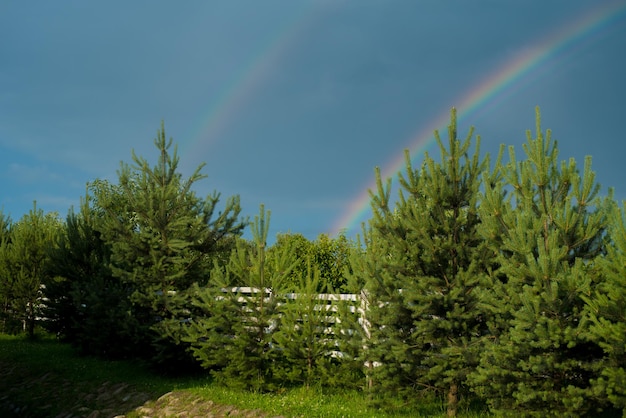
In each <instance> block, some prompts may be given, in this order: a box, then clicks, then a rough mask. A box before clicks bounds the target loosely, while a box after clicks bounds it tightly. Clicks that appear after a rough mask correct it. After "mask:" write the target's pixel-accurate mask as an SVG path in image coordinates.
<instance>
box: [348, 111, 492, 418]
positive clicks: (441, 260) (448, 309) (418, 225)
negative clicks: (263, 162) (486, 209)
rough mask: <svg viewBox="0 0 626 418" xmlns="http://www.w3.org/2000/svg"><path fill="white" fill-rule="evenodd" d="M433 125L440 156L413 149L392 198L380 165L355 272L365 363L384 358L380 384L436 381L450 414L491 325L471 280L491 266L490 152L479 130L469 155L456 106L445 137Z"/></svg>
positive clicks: (431, 386) (404, 387)
mask: <svg viewBox="0 0 626 418" xmlns="http://www.w3.org/2000/svg"><path fill="white" fill-rule="evenodd" d="M435 135H436V140H437V143H438V145H439V148H440V151H441V162H439V163H438V162H436V161H435V160H433V159H432V158H431V157H430V156H429V155H428V154H426V155H425V158H424V162H423V164H422V166H421V168H420V169H418V170H415V169H413V167H412V165H411V158H410V154H409V152H408V151H406V152H405V155H406V173H405V174H400V181H399V182H400V186H401V190H400V194H399V197H398V199H397V201H396V202H395V206H394V207H393V208H392V206H391V204H392V202H391V201H390V184H391V183H390V181H388V182H387V185H386V186H384V185H383V183H382V179H381V177H380V171H377V174H376V175H377V185H378V190H377V194H374V193H372V209H373V212H374V218H373V219H372V220H371V221H370V224H369V225H370V231H369V232H368V234H367V235H368V236H367V237H366V243H367V249H366V255H365V257H366V260H367V261H366V263H365V264H362V265H361V266H360V271H356V270H355V275H357V276H359V275H361V276H366V280H367V282H366V285H365V286H366V290H367V294H368V296H369V311H368V313H367V319H368V320H369V322H370V324H371V327H370V330H371V339H370V341H369V344H368V350H367V352H366V355H368V357H369V358H368V364H374V362H378V363H380V364H381V365H380V366H379V367H374V368H372V369H371V373H372V378H373V388H374V389H377V390H378V391H379V392H382V393H383V394H395V393H403V392H404V395H406V396H413V395H414V393H415V392H416V391H422V390H434V391H435V392H436V393H437V394H439V395H442V396H445V397H446V398H447V410H448V415H450V416H453V415H455V414H456V410H457V406H458V401H459V398H460V396H461V395H462V394H464V393H465V392H466V389H467V388H466V375H467V373H468V372H469V371H470V370H471V369H472V368H473V367H474V366H475V364H477V358H478V353H479V345H478V344H477V342H478V341H479V339H478V337H480V336H481V335H482V333H483V332H484V329H485V323H484V320H483V316H482V314H481V311H480V309H479V307H478V300H477V293H476V292H474V289H475V288H476V287H477V286H478V284H479V278H480V277H481V275H482V274H484V271H485V269H486V262H485V260H486V252H485V245H484V240H482V239H481V237H480V236H479V235H478V232H477V227H478V225H479V224H480V220H479V218H478V210H477V206H478V192H479V187H480V184H481V174H482V172H483V171H484V169H485V167H486V166H487V164H488V160H487V159H481V157H480V156H479V142H480V138H478V139H477V140H476V148H475V150H474V153H473V154H472V155H471V156H470V155H469V152H470V146H471V144H472V136H473V130H470V132H469V134H468V135H467V137H466V138H465V139H464V140H463V141H461V140H459V139H458V138H457V124H456V112H455V110H454V109H453V110H452V112H451V121H450V126H449V127H448V142H447V144H444V143H443V141H442V140H441V139H440V137H439V135H438V133H435ZM354 267H355V268H358V266H354Z"/></svg>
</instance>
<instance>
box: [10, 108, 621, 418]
mask: <svg viewBox="0 0 626 418" xmlns="http://www.w3.org/2000/svg"><path fill="white" fill-rule="evenodd" d="M536 120H537V124H536V130H535V132H534V134H533V133H532V132H531V131H528V132H527V139H526V142H525V143H524V144H523V151H524V154H525V158H523V159H520V160H518V159H517V155H516V152H515V151H516V150H515V148H514V147H513V146H508V147H507V146H504V145H503V146H502V147H501V149H500V152H499V153H498V155H497V156H496V157H495V158H494V159H493V160H492V159H491V156H490V155H488V154H486V155H483V154H481V152H480V137H479V136H475V135H474V132H473V129H470V131H469V133H468V134H467V136H466V137H465V138H464V139H459V138H458V137H457V124H456V113H455V111H454V110H452V112H451V120H450V125H449V127H448V138H447V141H444V140H443V139H442V138H440V136H439V133H437V132H436V133H435V134H436V140H437V143H438V145H439V150H440V153H441V157H440V159H439V160H435V159H434V158H433V157H431V156H430V155H429V154H428V153H426V154H425V155H424V159H423V162H422V163H421V165H420V167H418V168H414V167H413V166H412V161H411V158H410V153H409V152H408V151H406V159H405V160H406V162H405V168H404V170H403V171H402V172H401V173H399V175H398V180H399V182H398V183H399V191H398V192H397V195H395V196H392V190H391V184H392V183H391V179H383V178H381V175H380V171H379V170H378V169H377V170H376V181H377V182H376V185H377V186H376V189H375V190H372V191H370V195H371V206H372V211H373V217H372V219H370V220H369V221H368V222H367V223H366V224H364V225H363V232H362V234H361V235H360V236H359V237H358V238H357V240H355V241H352V240H349V239H347V238H346V237H345V236H341V235H340V236H339V237H336V238H330V237H328V236H326V235H321V236H320V237H318V238H317V239H316V240H314V241H310V240H307V239H306V238H304V237H303V236H302V235H300V234H286V235H279V236H278V237H277V239H276V242H275V244H273V245H272V246H269V247H268V246H267V245H266V242H267V234H268V228H269V222H270V215H271V214H270V212H269V211H268V210H266V209H265V208H264V207H263V206H261V207H260V210H259V214H258V215H257V216H256V217H254V219H253V220H252V222H250V220H249V219H245V218H243V217H242V216H241V207H240V202H239V198H238V197H237V196H234V197H230V198H228V199H226V201H225V202H224V203H223V204H222V203H221V196H220V194H219V193H217V192H215V193H213V194H211V195H209V196H206V197H200V196H198V195H196V193H195V191H194V185H195V184H196V183H197V182H198V181H200V180H202V179H203V178H204V177H205V176H204V175H203V174H202V168H203V165H201V166H199V167H198V168H197V170H196V171H194V172H193V174H192V175H191V176H189V177H188V178H183V176H182V175H181V174H180V173H179V171H178V162H179V158H178V155H177V153H176V147H172V140H171V139H169V140H167V139H166V136H165V131H164V128H163V126H161V129H160V130H159V131H158V134H157V138H156V139H155V146H156V147H157V149H158V150H159V158H158V160H157V161H156V163H155V164H154V165H151V164H150V163H149V162H148V161H146V160H145V159H144V158H142V157H140V156H137V155H135V154H134V153H133V154H132V163H131V164H127V163H122V164H121V166H120V169H119V171H118V181H117V183H115V184H114V183H111V182H108V181H104V180H96V181H94V182H91V183H90V184H89V185H88V188H87V192H86V195H85V196H84V198H83V199H82V203H81V205H80V208H78V209H77V210H74V209H71V210H70V211H69V213H68V215H67V217H66V218H65V220H61V219H60V218H59V217H58V216H57V215H56V214H44V213H43V211H42V210H41V209H38V208H37V206H36V204H35V205H34V206H33V209H32V210H31V211H30V212H29V213H28V214H26V215H24V216H23V217H22V218H21V219H20V220H18V221H17V222H13V221H12V220H11V219H10V218H9V217H7V216H4V215H1V214H0V215H1V216H0V301H1V302H2V311H1V317H0V327H1V328H2V329H1V330H2V331H3V332H13V333H15V332H26V333H28V334H30V335H33V334H34V332H35V328H36V326H42V327H44V328H46V329H47V330H48V331H50V332H54V333H56V334H57V335H58V336H59V338H61V339H63V340H65V341H68V342H70V343H71V344H73V345H74V346H75V347H77V349H79V350H80V351H81V352H82V353H84V354H91V355H99V356H103V357H105V358H111V359H116V358H140V359H144V360H146V361H149V362H150V363H151V364H152V365H154V367H156V368H158V369H159V370H162V371H164V372H178V373H180V372H182V371H188V372H192V371H193V372H197V371H199V370H204V371H206V372H208V373H211V374H212V375H213V376H214V377H215V378H216V379H218V380H220V381H223V382H224V383H225V384H228V385H235V386H240V387H245V388H249V389H253V390H263V391H266V390H270V391H271V390H278V389H279V388H281V387H284V386H286V385H306V386H307V387H308V386H310V385H322V386H332V387H341V388H357V389H360V390H363V391H366V392H367V393H369V395H370V396H369V397H370V399H371V402H372V403H373V404H375V405H380V406H381V407H389V405H390V404H389V402H388V399H390V397H393V398H398V397H399V398H401V399H403V400H405V401H406V402H416V401H419V399H423V396H435V397H441V398H443V399H444V401H445V403H446V405H447V410H448V415H450V416H453V415H455V414H456V412H457V410H458V408H459V407H460V406H463V405H467V404H468V403H469V402H472V401H476V400H478V401H480V402H484V403H485V404H486V405H488V407H489V409H490V410H491V411H492V412H494V413H496V414H501V415H526V416H584V415H590V416H597V415H598V414H600V413H604V414H607V416H611V415H612V414H621V412H620V411H623V410H624V408H625V407H626V372H625V368H624V366H625V363H626V356H625V354H624V349H625V347H626V341H625V340H626V320H625V319H626V318H625V316H626V311H625V310H624V306H626V275H625V273H626V224H625V222H624V208H623V207H621V206H620V205H619V204H617V203H616V202H615V200H614V198H613V195H612V191H611V190H610V189H609V190H608V191H607V192H606V193H604V194H603V193H601V189H600V185H599V184H598V183H597V182H596V180H595V174H594V172H593V171H592V169H591V157H587V158H586V159H585V160H584V163H583V166H582V167H579V166H578V164H577V162H576V161H575V160H574V159H569V160H559V155H558V146H557V142H556V141H555V140H553V139H552V137H551V132H550V130H547V131H545V132H544V131H542V129H541V123H540V114H539V111H538V110H537V117H536ZM220 205H221V207H220ZM245 228H250V231H251V233H252V239H251V240H246V239H244V238H242V233H243V231H244V229H245ZM241 286H246V287H249V288H254V289H258V290H259V293H258V294H243V293H242V292H240V291H238V290H237V288H238V287H241ZM266 289H267V290H268V292H267V293H266V291H265V290H266ZM340 292H343V293H358V294H360V295H363V297H364V298H365V303H366V304H367V312H366V320H367V324H368V326H367V327H366V328H364V327H363V326H362V324H361V323H359V322H358V316H357V315H355V314H354V312H351V311H350V306H348V304H341V303H340V304H338V309H339V312H337V318H339V320H338V321H334V322H332V323H329V322H328V315H327V313H326V312H325V311H323V310H320V309H319V300H318V298H317V295H318V294H319V293H340ZM288 293H296V294H297V295H298V297H297V298H292V299H289V300H287V301H285V299H284V298H281V295H285V294H288Z"/></svg>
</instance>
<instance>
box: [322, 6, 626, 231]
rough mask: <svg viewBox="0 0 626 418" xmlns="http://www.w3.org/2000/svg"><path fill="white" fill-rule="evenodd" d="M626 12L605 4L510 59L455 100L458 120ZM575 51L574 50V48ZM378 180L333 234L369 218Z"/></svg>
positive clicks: (429, 139)
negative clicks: (370, 193)
mask: <svg viewBox="0 0 626 418" xmlns="http://www.w3.org/2000/svg"><path fill="white" fill-rule="evenodd" d="M625 15H626V2H624V1H623V0H622V1H617V2H612V3H609V4H604V5H603V6H602V7H599V8H597V9H594V10H592V11H591V12H589V13H587V14H585V15H584V16H582V17H580V18H578V19H577V20H575V21H573V22H572V23H570V24H567V25H565V26H563V27H562V28H561V29H560V30H558V31H557V32H554V33H552V34H551V35H550V36H549V37H548V38H546V39H544V40H542V41H541V42H539V43H538V44H537V45H535V46H534V47H533V48H532V49H530V50H528V51H526V52H525V53H523V54H521V55H519V56H517V57H515V58H514V59H512V60H510V61H509V62H507V63H506V64H504V65H503V66H502V67H500V68H498V69H497V70H496V71H494V72H493V73H491V74H490V75H489V76H487V77H485V78H484V79H483V80H482V81H481V82H480V83H479V84H477V85H475V86H473V87H472V88H471V89H469V90H468V91H467V92H466V93H465V94H463V95H462V96H460V97H459V98H458V99H457V100H456V101H455V106H456V108H457V120H461V119H466V118H467V117H468V116H470V115H471V114H474V113H475V112H476V111H477V110H479V109H482V108H484V107H486V106H488V105H489V104H491V103H493V102H494V101H495V100H496V99H498V98H500V97H502V96H503V95H505V94H507V93H508V94H511V93H514V92H515V91H516V90H517V89H518V88H519V85H520V84H522V81H523V80H524V77H525V76H529V75H531V74H532V73H533V72H534V71H535V70H538V69H540V68H541V66H542V64H545V63H547V62H549V61H551V60H553V59H556V58H558V57H561V56H563V55H564V54H565V53H566V52H569V51H572V50H573V49H574V47H575V46H577V45H580V44H581V43H582V41H583V40H585V39H587V38H588V37H590V36H592V35H594V34H596V33H598V32H600V31H602V30H604V29H607V28H609V27H610V26H611V25H612V24H614V23H615V22H617V21H619V20H620V19H622V18H623V17H624V16H625ZM572 52H573V51H572ZM449 120H450V109H446V110H445V111H444V112H442V114H441V115H440V116H439V117H437V118H436V119H435V120H433V121H432V122H431V123H430V124H429V125H428V126H426V127H425V128H424V129H423V130H420V131H419V132H418V133H417V134H416V135H414V136H412V140H411V141H410V144H409V145H408V146H407V147H405V148H408V149H409V150H410V152H411V159H413V160H414V159H415V158H416V157H420V156H422V155H423V152H424V151H425V150H426V149H427V148H428V147H429V146H431V145H432V144H434V143H435V137H434V131H435V130H439V131H443V130H445V129H447V124H448V122H449ZM399 154H400V155H399V156H398V157H397V158H396V159H395V160H393V161H392V162H390V163H389V164H388V165H387V166H386V168H381V176H382V177H383V179H385V178H390V177H394V176H396V175H397V173H398V172H399V171H401V170H402V168H404V163H405V161H404V153H403V152H401V153H399ZM375 189H376V184H375V181H374V180H371V181H370V182H369V185H368V186H367V187H364V190H363V191H362V192H361V194H359V195H358V196H357V197H356V198H355V199H354V200H353V201H352V202H351V203H350V204H349V206H348V208H347V209H346V211H345V212H344V213H343V215H342V216H341V217H340V218H339V219H338V220H337V221H336V222H335V224H334V226H333V228H332V231H331V235H337V234H339V233H341V232H342V231H343V232H346V233H348V232H350V231H354V230H355V229H356V228H359V226H360V224H361V223H362V222H364V221H365V220H366V219H365V217H366V215H367V214H368V212H369V211H370V195H369V190H375Z"/></svg>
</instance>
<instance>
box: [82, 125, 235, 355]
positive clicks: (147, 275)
mask: <svg viewBox="0 0 626 418" xmlns="http://www.w3.org/2000/svg"><path fill="white" fill-rule="evenodd" d="M154 143H155V146H156V148H157V149H158V151H159V159H158V162H157V164H156V165H155V166H154V167H151V166H150V165H149V163H148V161H146V160H145V159H144V158H141V157H138V156H137V155H136V154H135V153H134V152H133V154H132V159H133V162H134V165H128V164H125V163H122V164H121V168H120V170H119V171H118V176H119V184H117V185H110V184H108V183H106V182H97V183H95V184H93V185H92V189H93V191H94V197H95V202H96V204H97V206H98V210H101V211H102V213H103V217H104V219H103V223H102V225H101V226H100V229H101V232H102V233H103V236H104V238H105V241H106V242H107V243H108V244H109V245H110V246H111V269H112V272H113V275H114V276H115V277H117V278H119V279H120V281H121V283H122V284H124V285H125V286H127V287H128V288H129V289H130V301H131V303H132V309H131V312H130V315H129V316H128V317H127V320H126V321H125V324H124V326H126V327H127V328H128V332H129V333H130V334H131V335H133V337H134V343H135V344H134V345H135V349H136V350H137V352H138V353H141V354H142V355H146V354H148V355H149V356H153V359H154V360H155V361H156V362H157V363H161V364H165V363H167V362H169V361H170V360H173V359H175V358H176V357H178V356H183V357H184V352H185V347H178V346H177V345H176V344H175V342H174V343H173V344H168V343H167V342H165V346H163V345H162V343H163V342H164V340H163V338H162V333H163V332H165V333H166V334H167V332H166V331H165V330H164V329H163V327H166V326H167V324H168V322H163V321H165V320H169V319H172V318H182V319H184V318H185V317H186V312H185V311H184V309H183V308H181V304H180V303H178V302H177V301H176V300H175V299H176V298H177V292H179V291H184V290H186V289H188V288H189V287H190V286H191V285H192V284H193V283H200V284H205V283H206V282H207V280H208V273H209V271H210V269H211V266H212V263H213V260H214V259H216V258H219V257H223V254H224V253H227V252H228V251H229V250H230V248H231V247H232V244H233V242H234V238H235V237H236V236H238V235H239V234H240V233H241V231H242V230H243V227H244V223H243V222H242V221H240V220H239V219H238V217H239V213H240V206H239V198H238V197H232V198H230V199H228V200H227V202H226V205H225V208H224V209H223V211H221V212H219V213H217V215H216V213H215V212H216V208H217V204H218V202H219V199H220V195H219V194H218V193H214V194H213V195H210V196H208V197H207V198H206V199H202V198H200V197H198V196H197V195H196V194H195V192H194V191H193V190H192V187H193V186H194V185H195V183H196V182H197V181H199V180H201V179H202V178H204V177H205V176H204V175H203V174H201V172H200V171H201V169H202V167H203V165H201V166H199V167H198V168H197V169H196V170H195V171H194V172H193V173H192V174H191V176H190V177H189V178H188V179H186V180H184V179H183V178H182V175H181V174H180V173H179V172H178V171H177V170H178V163H179V158H178V155H177V152H176V148H174V150H173V152H171V151H170V148H171V146H172V139H170V140H169V141H168V140H166V139H165V131H164V128H163V126H162V127H161V129H160V130H159V132H158V134H157V138H156V139H155V141H154ZM214 215H216V216H214Z"/></svg>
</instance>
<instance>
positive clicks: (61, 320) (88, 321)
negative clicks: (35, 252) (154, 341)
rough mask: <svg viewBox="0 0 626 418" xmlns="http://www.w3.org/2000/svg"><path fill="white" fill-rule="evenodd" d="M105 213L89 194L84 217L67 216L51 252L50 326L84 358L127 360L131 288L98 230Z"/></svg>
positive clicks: (83, 207)
mask: <svg viewBox="0 0 626 418" xmlns="http://www.w3.org/2000/svg"><path fill="white" fill-rule="evenodd" d="M99 222H102V216H101V213H98V212H97V211H96V210H94V208H93V207H92V205H91V197H90V196H89V194H87V195H86V196H85V198H84V199H83V200H82V202H81V206H80V212H78V213H75V212H74V211H73V210H70V212H69V213H68V215H67V218H66V221H65V224H64V226H63V230H62V233H60V234H59V235H58V237H57V240H56V245H55V246H53V247H52V248H50V250H49V251H48V254H49V257H50V263H49V266H48V273H49V275H50V277H51V280H50V281H49V282H48V283H47V285H46V289H45V296H46V303H45V310H44V315H45V317H46V318H47V319H48V321H47V322H46V323H45V327H46V328H47V329H48V330H49V331H51V332H54V333H55V334H56V335H57V336H58V337H60V338H62V339H63V340H65V341H67V342H70V343H71V344H72V345H74V346H76V347H78V348H79V349H80V351H81V352H82V353H83V354H95V355H100V356H103V357H107V358H124V357H127V356H129V355H131V354H132V353H131V352H129V347H131V335H130V334H129V332H128V329H127V328H126V327H125V324H126V321H127V318H126V317H127V315H128V312H129V311H130V301H129V299H128V297H129V287H128V286H127V285H124V284H123V283H121V281H120V279H119V278H117V277H114V276H113V275H112V273H111V269H110V255H111V248H110V245H108V244H107V243H106V242H105V241H104V240H103V238H102V235H101V233H100V232H99V231H98V227H99V226H98V224H99Z"/></svg>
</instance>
